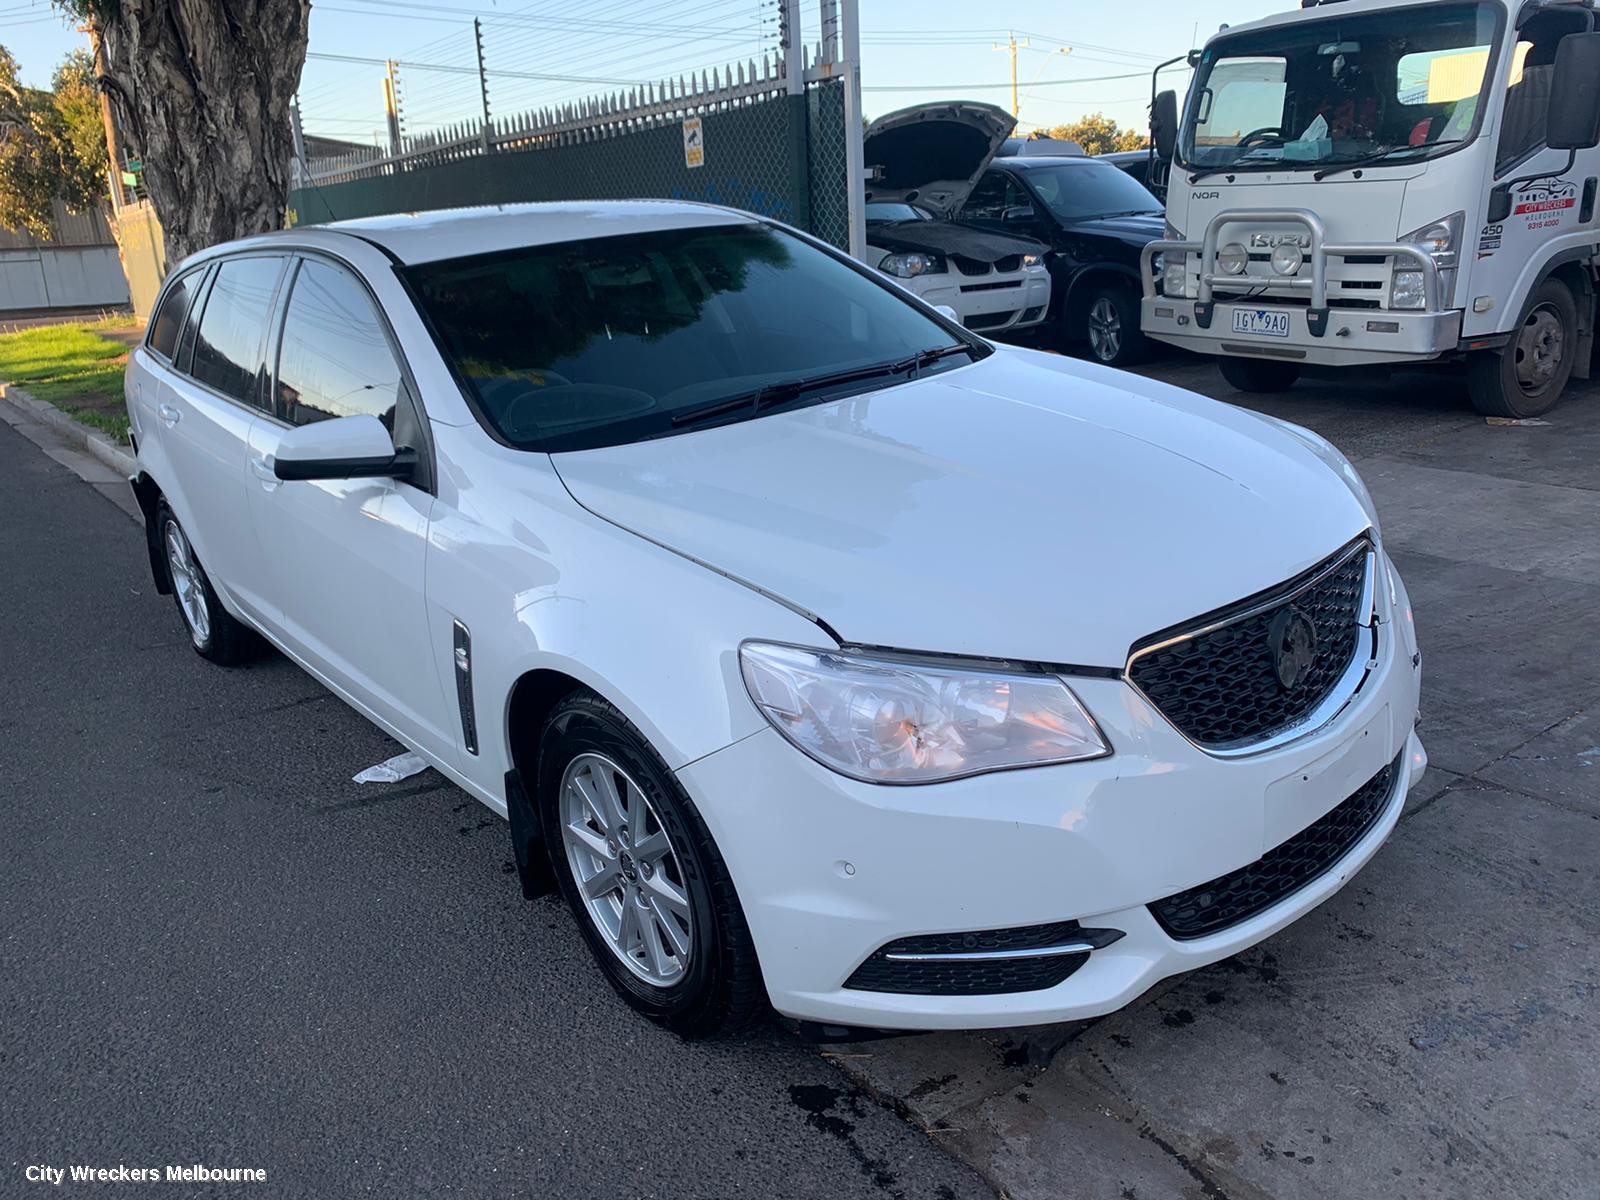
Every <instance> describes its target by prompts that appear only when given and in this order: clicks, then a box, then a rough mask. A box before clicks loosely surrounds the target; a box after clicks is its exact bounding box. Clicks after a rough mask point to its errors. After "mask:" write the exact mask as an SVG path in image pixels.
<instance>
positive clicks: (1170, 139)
mask: <svg viewBox="0 0 1600 1200" xmlns="http://www.w3.org/2000/svg"><path fill="white" fill-rule="evenodd" d="M1177 141H1178V93H1177V92H1173V91H1166V92H1162V93H1161V94H1160V95H1158V96H1157V97H1156V99H1155V103H1154V104H1152V105H1151V106H1150V144H1151V145H1152V146H1154V147H1155V149H1156V157H1157V158H1158V159H1160V160H1161V161H1162V162H1171V161H1172V150H1173V147H1174V146H1175V145H1176V144H1177Z"/></svg>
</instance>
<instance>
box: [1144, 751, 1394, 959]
mask: <svg viewBox="0 0 1600 1200" xmlns="http://www.w3.org/2000/svg"><path fill="white" fill-rule="evenodd" d="M1404 753H1405V752H1404V751H1401V754H1404ZM1399 774H1400V758H1399V756H1396V757H1395V759H1394V761H1393V762H1391V763H1390V764H1389V765H1388V766H1386V767H1384V768H1383V770H1381V771H1379V772H1378V773H1377V774H1376V775H1374V776H1373V777H1372V778H1371V779H1369V780H1367V782H1366V783H1364V784H1362V785H1361V786H1360V787H1359V788H1357V789H1356V790H1355V792H1353V793H1352V794H1351V795H1350V796H1349V797H1348V798H1347V799H1345V800H1344V801H1342V802H1341V803H1340V804H1339V805H1338V806H1337V807H1336V808H1334V809H1333V810H1332V811H1331V812H1329V813H1327V814H1325V815H1324V816H1322V817H1321V818H1320V819H1318V820H1316V821H1314V822H1312V824H1310V825H1309V826H1307V827H1306V828H1305V829H1302V830H1301V831H1300V832H1299V833H1297V834H1295V835H1294V836H1293V837H1292V838H1290V839H1289V840H1288V841H1286V842H1284V843H1282V844H1281V845H1279V846H1275V847H1274V848H1273V849H1271V850H1268V851H1267V852H1266V853H1265V854H1263V855H1262V856H1261V857H1260V858H1258V859H1256V860H1255V862H1253V863H1251V864H1250V865H1249V866H1246V867H1240V868H1239V869H1238V870H1237V871H1232V872H1230V873H1229V874H1227V875H1219V876H1218V877H1217V878H1216V879H1213V880H1211V881H1210V882H1209V883H1202V884H1200V885H1199V886H1198V887H1192V888H1189V889H1188V890H1187V891H1183V892H1178V893H1176V894H1175V895H1171V896H1168V897H1166V898H1165V899H1163V900H1157V901H1156V902H1155V903H1154V904H1152V905H1150V906H1149V907H1150V914H1151V915H1152V916H1153V917H1155V919H1156V920H1157V921H1158V922H1159V923H1160V925H1161V928H1163V929H1165V930H1166V931H1167V933H1169V934H1170V935H1171V936H1173V937H1175V938H1177V939H1178V940H1179V941H1185V940H1188V939H1190V938H1199V937H1205V936H1206V935H1208V934H1212V933H1216V932H1218V931H1219V930H1222V929H1226V928H1228V926H1230V925H1237V924H1238V923H1239V922H1240V921H1245V920H1248V919H1249V918H1251V917H1253V916H1255V915H1256V914H1257V913H1260V912H1264V911H1265V910H1267V909H1269V908H1271V907H1272V906H1273V905H1274V904H1276V903H1278V902H1279V901H1280V900H1283V899H1285V898H1287V897H1289V896H1292V895H1293V894H1294V893H1295V892H1298V891H1299V890H1300V889H1301V888H1303V887H1305V886H1306V884H1308V883H1311V882H1312V881H1313V880H1315V879H1317V878H1318V877H1320V876H1322V875H1325V874H1327V872H1328V871H1330V870H1331V869H1332V868H1333V867H1334V865H1335V864H1337V863H1338V861H1339V860H1340V859H1341V858H1343V857H1344V856H1345V855H1346V854H1348V853H1349V852H1350V850H1351V849H1352V848H1353V847H1354V846H1355V844H1356V843H1357V842H1359V841H1360V840H1361V839H1362V838H1363V837H1365V836H1366V835H1367V832H1368V831H1369V830H1371V828H1372V827H1373V826H1374V825H1375V824H1377V822H1378V818H1379V817H1380V816H1382V815H1383V811H1384V809H1385V808H1387V807H1388V805H1389V800H1390V797H1391V796H1392V795H1393V794H1394V787H1395V780H1396V779H1397V778H1398V777H1399Z"/></svg>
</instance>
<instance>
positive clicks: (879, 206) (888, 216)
mask: <svg viewBox="0 0 1600 1200" xmlns="http://www.w3.org/2000/svg"><path fill="white" fill-rule="evenodd" d="M866 217H867V220H868V221H869V222H874V223H875V222H878V221H885V222H887V221H926V220H927V219H928V214H927V213H925V212H923V211H922V210H921V209H920V208H918V207H917V206H916V205H915V204H899V203H896V202H894V201H890V200H874V201H872V202H871V203H869V204H868V205H867V207H866Z"/></svg>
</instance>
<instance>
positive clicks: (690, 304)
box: [406, 224, 970, 450]
mask: <svg viewBox="0 0 1600 1200" xmlns="http://www.w3.org/2000/svg"><path fill="white" fill-rule="evenodd" d="M406 274H407V277H408V278H409V279H410V281H411V283H412V285H413V287H414V289H415V291H416V294H417V296H418V298H419V301H420V304H421V306H422V308H423V310H424V312H425V313H426V315H427V316H428V318H429V319H430V320H431V322H432V324H433V327H434V329H435V330H436V332H437V334H438V336H439V339H440V343H441V345H442V347H443V349H444V351H445V354H446V355H447V357H448V358H450V359H451V360H452V363H453V365H454V367H455V370H456V372H457V374H458V375H459V376H460V377H461V378H462V380H463V381H464V382H465V384H466V385H467V387H468V388H469V389H470V390H471V391H472V392H473V393H474V399H475V400H476V401H477V408H478V411H479V412H480V413H482V414H483V415H484V417H485V418H486V419H487V420H488V422H489V423H490V424H491V425H493V426H494V428H495V429H496V430H498V431H499V433H500V434H501V435H502V436H503V437H504V438H505V439H506V440H507V441H509V442H511V443H513V444H514V445H519V446H530V447H532V446H538V447H540V448H542V449H548V450H575V449H583V448H587V447H592V446H603V445H617V444H619V443H622V442H630V441H636V440H638V439H639V438H643V437H652V436H657V435H660V434H666V433H672V432H675V431H676V430H678V429H681V427H682V421H680V424H679V425H677V426H675V425H674V422H673V418H674V416H681V414H682V413H684V412H685V411H687V410H690V409H696V410H698V409H703V408H704V407H706V406H707V405H711V404H715V403H718V402H720V401H734V400H736V399H739V398H741V397H745V396H751V395H752V394H753V393H754V391H756V390H757V389H760V388H763V387H766V386H767V385H769V384H778V383H790V382H795V381H800V380H811V379H814V378H815V377H816V376H818V375H823V374H832V373H834V372H837V371H857V370H859V369H864V368H869V367H877V366H880V365H883V364H887V363H898V362H901V361H902V360H904V359H905V358H906V357H907V356H908V355H915V354H916V353H917V352H918V351H921V350H927V349H932V348H935V347H943V346H948V345H950V344H951V342H952V338H951V335H950V333H949V332H948V331H947V330H946V329H945V328H944V327H943V326H941V325H940V324H938V323H937V322H936V321H934V320H933V319H932V318H930V317H928V316H926V315H924V313H923V312H922V311H921V310H920V309H919V308H917V307H915V306H914V305H913V304H912V303H911V302H910V301H909V300H907V299H905V298H903V297H902V295H901V293H900V292H899V291H898V289H891V288H890V287H888V286H885V285H881V284H877V283H873V282H871V280H870V279H868V278H865V277H863V276H862V275H861V274H860V273H859V272H857V271H856V270H855V269H853V268H852V267H850V266H847V265H846V264H844V263H842V262H840V261H839V260H838V259H836V258H834V257H833V256H832V255H829V254H826V253H824V252H823V251H821V250H818V249H816V248H815V247H813V246H811V245H809V244H807V243H805V242H802V241H800V240H799V239H798V238H794V237H790V236H789V235H787V234H784V233H781V232H779V231H777V230H774V229H771V228H769V227H767V226H764V225H756V224H740V225H717V226H704V227H700V228H690V229H672V230H658V231H654V232H650V233H639V234H628V235H624V236H618V237H606V238H594V239H590V240H586V241H579V242H563V243H558V244H555V245H547V246H530V247H528V248H526V249H520V250H514V251H510V252H507V253H501V254H492V255H482V256H476V257H473V258H465V259H453V260H447V261H444V262H438V263H428V264H425V265H422V266H417V267H412V268H411V269H410V270H408V271H407V272H406ZM969 361H970V356H968V355H957V356H953V357H951V358H946V359H942V360H939V361H938V362H937V363H935V364H931V365H930V366H929V367H928V368H927V369H928V370H930V371H934V370H945V369H950V368H955V367H959V366H961V365H964V364H965V363H967V362H969ZM899 379H902V380H903V379H904V375H901V376H900V377H899ZM898 381H899V380H897V379H895V378H883V377H882V376H881V375H876V376H874V378H873V380H872V381H871V382H858V383H856V384H855V385H854V390H855V391H858V392H859V391H866V390H870V389H871V388H873V387H882V386H887V385H889V384H892V383H895V382H898ZM835 394H837V393H835ZM802 398H803V399H812V398H813V393H812V392H811V391H810V390H809V389H808V390H806V391H805V393H804V396H803V397H802ZM822 398H826V397H822ZM749 415H754V413H753V412H752V411H751V410H748V409H744V408H738V410H737V411H736V412H735V413H734V414H733V415H732V416H730V417H729V418H728V419H739V418H740V417H742V416H749ZM682 420H688V418H686V417H684V418H682Z"/></svg>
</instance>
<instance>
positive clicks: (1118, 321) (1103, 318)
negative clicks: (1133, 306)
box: [1089, 296, 1122, 362]
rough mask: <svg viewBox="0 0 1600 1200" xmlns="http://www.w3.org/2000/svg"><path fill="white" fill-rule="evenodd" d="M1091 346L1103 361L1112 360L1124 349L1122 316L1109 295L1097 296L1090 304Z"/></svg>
mask: <svg viewBox="0 0 1600 1200" xmlns="http://www.w3.org/2000/svg"><path fill="white" fill-rule="evenodd" d="M1089 348H1090V349H1091V350H1093V351H1094V356H1095V357H1096V358H1098V359H1099V360H1100V361H1101V362H1110V361H1111V360H1112V359H1114V358H1116V356H1117V355H1118V353H1120V352H1121V350H1122V317H1121V316H1120V315H1119V314H1118V313H1117V306H1116V305H1115V304H1113V303H1112V302H1111V297H1109V296H1096V297H1095V300H1094V303H1093V304H1091V305H1090V306H1089Z"/></svg>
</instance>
